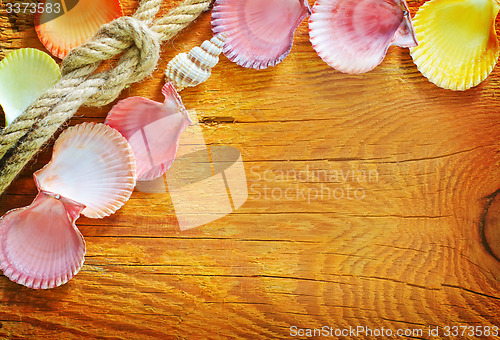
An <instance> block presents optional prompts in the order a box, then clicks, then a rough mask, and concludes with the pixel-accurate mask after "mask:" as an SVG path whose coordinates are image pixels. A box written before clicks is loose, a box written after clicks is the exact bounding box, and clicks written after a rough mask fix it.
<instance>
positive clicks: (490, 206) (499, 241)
mask: <svg viewBox="0 0 500 340" xmlns="http://www.w3.org/2000/svg"><path fill="white" fill-rule="evenodd" d="M479 236H480V238H481V243H482V244H483V246H484V248H485V249H486V251H487V252H488V253H490V254H491V255H492V256H493V257H494V258H495V259H496V260H497V261H499V262H500V189H498V190H497V191H496V192H494V193H493V194H492V195H490V196H488V198H487V202H486V207H485V209H484V212H483V216H482V218H481V222H480V224H479Z"/></svg>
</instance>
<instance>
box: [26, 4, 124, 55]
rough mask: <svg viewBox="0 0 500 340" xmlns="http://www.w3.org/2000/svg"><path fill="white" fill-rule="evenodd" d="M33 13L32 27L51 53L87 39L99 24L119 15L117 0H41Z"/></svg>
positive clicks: (59, 51)
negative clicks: (33, 22)
mask: <svg viewBox="0 0 500 340" xmlns="http://www.w3.org/2000/svg"><path fill="white" fill-rule="evenodd" d="M43 4H44V5H43V6H44V7H43V8H44V9H43V11H40V12H37V14H36V15H35V30H36V33H37V34H38V38H39V39H40V41H41V42H42V44H43V45H44V46H45V48H47V50H49V51H50V53H52V54H53V55H54V56H56V57H58V58H61V59H62V58H64V57H65V56H66V55H67V54H68V52H69V51H70V50H71V49H73V48H75V47H77V46H80V45H81V44H83V43H84V42H85V41H87V40H88V39H90V38H91V37H92V36H93V35H94V34H95V33H96V32H97V31H98V30H99V28H100V27H101V26H102V25H103V24H106V23H108V22H111V21H113V20H114V19H116V18H119V17H121V16H123V11H122V8H121V4H120V1H119V0H101V1H96V0H79V1H78V2H77V3H76V5H74V1H68V0H45V1H44V3H43Z"/></svg>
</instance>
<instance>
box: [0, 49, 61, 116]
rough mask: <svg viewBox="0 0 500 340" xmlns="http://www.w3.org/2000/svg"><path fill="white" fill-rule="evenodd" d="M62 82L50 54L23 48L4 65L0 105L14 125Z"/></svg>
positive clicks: (0, 66)
mask: <svg viewBox="0 0 500 340" xmlns="http://www.w3.org/2000/svg"><path fill="white" fill-rule="evenodd" d="M60 78H61V71H60V70H59V66H57V64H56V62H55V61H54V59H52V58H51V57H50V56H49V55H48V54H47V53H44V52H41V51H39V50H36V49H34V48H22V49H19V50H15V51H13V52H11V53H9V54H8V55H7V56H6V57H5V58H4V59H3V60H2V61H1V62H0V104H1V105H2V108H3V111H4V113H5V121H6V124H10V123H12V122H13V121H14V119H16V118H17V117H18V116H20V115H21V113H23V111H24V110H26V109H27V108H28V107H29V106H30V105H31V104H33V103H34V102H35V101H36V100H37V99H38V97H40V96H41V95H42V94H43V93H44V92H45V91H47V90H48V89H49V88H50V87H52V86H53V85H54V84H55V83H57V81H58V80H59V79H60Z"/></svg>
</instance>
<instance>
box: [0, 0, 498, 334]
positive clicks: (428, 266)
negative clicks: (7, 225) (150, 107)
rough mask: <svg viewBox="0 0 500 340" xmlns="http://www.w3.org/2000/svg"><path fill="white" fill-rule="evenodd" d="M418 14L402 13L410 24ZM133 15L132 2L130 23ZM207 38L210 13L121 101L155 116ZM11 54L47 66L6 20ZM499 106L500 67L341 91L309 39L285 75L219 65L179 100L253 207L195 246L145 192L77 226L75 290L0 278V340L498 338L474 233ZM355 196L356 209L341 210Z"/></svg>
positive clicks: (202, 234)
mask: <svg viewBox="0 0 500 340" xmlns="http://www.w3.org/2000/svg"><path fill="white" fill-rule="evenodd" d="M178 3H179V1H178V0H176V1H169V2H165V3H164V5H163V8H162V12H165V11H166V10H168V9H169V8H171V7H173V6H175V5H176V4H178ZM422 3H423V2H422V1H410V2H409V6H410V9H411V13H412V14H413V15H414V13H415V12H416V10H417V8H418V6H420V5H421V4H422ZM136 4H137V2H136V1H132V0H125V1H123V7H124V12H125V14H131V13H132V12H133V8H134V7H135V6H136ZM311 5H312V1H311ZM28 24H29V23H28ZM29 25H31V24H29ZM497 27H500V26H499V25H498V24H497ZM14 28H15V27H14ZM209 37H210V14H208V13H207V14H204V15H203V16H202V17H201V18H200V19H199V20H198V21H197V22H196V23H195V24H193V25H192V26H190V28H189V29H188V30H186V31H185V32H183V33H182V34H180V35H179V36H178V37H177V38H175V39H174V40H173V41H172V42H169V43H167V44H166V45H165V46H164V47H163V52H162V58H161V61H160V64H159V66H158V68H157V70H156V71H155V72H154V74H153V76H152V77H151V78H148V79H146V80H145V81H143V82H142V83H140V84H135V85H133V86H131V87H130V88H128V89H126V90H125V91H124V92H123V93H122V96H121V97H120V98H126V97H128V96H134V95H140V96H144V97H147V98H150V99H153V100H158V101H161V100H162V95H161V92H160V89H161V87H162V85H163V82H164V79H163V76H162V73H163V69H164V68H165V66H166V64H167V63H168V61H169V60H170V59H171V58H173V57H174V56H175V55H176V54H177V53H178V52H181V51H182V52H184V51H187V50H189V49H190V48H192V47H193V46H196V45H199V44H200V43H201V42H202V41H203V40H205V39H207V38H209ZM19 47H35V48H40V49H42V50H44V48H43V47H42V45H41V44H40V42H39V41H38V39H37V37H36V34H35V31H34V29H33V27H32V26H31V27H30V28H29V29H27V30H21V31H19V32H18V31H17V30H16V29H14V30H13V29H12V26H11V24H10V22H9V21H8V20H7V19H6V18H5V17H2V18H0V57H3V56H4V55H5V54H6V53H8V52H9V51H10V50H12V49H15V48H19ZM499 90H500V71H499V68H498V67H497V68H495V70H494V71H493V73H492V74H491V76H490V77H489V78H488V79H487V80H486V81H485V82H483V83H482V84H481V85H479V86H478V87H477V88H474V89H471V90H469V91H466V92H451V91H447V90H443V89H440V88H437V87H436V86H434V85H433V84H431V83H429V82H428V81H427V80H426V79H425V78H424V77H423V76H422V75H421V74H420V73H419V72H418V70H417V69H416V67H415V65H414V64H413V63H412V60H411V57H410V56H409V53H408V50H407V49H400V48H391V49H390V50H389V53H388V56H387V57H386V59H385V60H384V62H383V63H382V65H380V66H379V67H377V68H376V69H375V70H373V71H372V72H369V73H367V74H363V75H356V76H353V75H345V74H341V73H339V72H337V71H335V70H333V69H331V68H330V67H328V66H327V65H326V64H325V63H323V62H322V61H321V59H320V58H319V57H318V56H317V55H316V53H315V52H314V50H313V49H312V47H311V45H310V43H309V40H308V34H307V23H306V22H304V23H302V25H301V26H300V27H299V29H298V30H297V33H296V37H295V43H294V47H293V49H292V52H291V54H290V56H289V57H287V58H286V59H285V61H284V62H283V63H281V64H280V65H278V66H277V67H274V68H270V69H266V70H262V71H255V70H247V69H243V68H240V67H238V66H237V65H235V64H233V63H231V62H229V61H228V60H227V59H226V58H225V57H222V58H221V62H220V64H219V65H218V66H217V67H216V68H215V69H214V70H213V74H212V77H211V78H210V79H209V81H207V82H206V83H204V84H202V85H200V86H198V87H197V88H193V89H186V90H184V91H183V92H182V98H183V101H184V104H185V106H186V107H187V108H188V109H196V110H197V112H198V115H199V116H200V120H201V121H202V129H203V134H204V137H205V140H206V142H207V144H208V145H229V146H233V147H236V148H238V149H239V150H240V151H241V153H242V157H243V160H244V163H245V169H246V173H247V180H248V188H249V199H248V201H247V202H246V203H245V204H244V205H243V206H242V207H241V208H240V209H238V210H237V211H236V212H234V213H232V214H230V215H228V216H226V217H224V218H222V219H220V220H217V221H214V222H212V223H210V224H208V225H204V226H202V227H199V228H196V229H192V230H188V231H185V232H181V231H179V228H178V225H177V220H176V217H175V214H174V210H173V206H172V201H171V199H170V196H169V195H168V194H146V193H141V192H138V191H135V192H134V193H133V195H132V197H131V199H130V201H129V202H128V203H127V204H126V205H125V206H124V207H123V208H122V209H121V210H120V211H118V212H117V213H116V214H114V215H112V216H110V217H108V218H105V219H101V220H92V219H87V218H83V217H82V218H80V219H79V220H78V222H77V224H78V227H79V229H80V230H81V232H82V234H83V235H84V237H85V240H86V242H87V256H86V262H85V265H84V267H83V268H82V270H81V272H80V273H79V274H78V275H77V276H76V277H75V278H74V279H72V280H71V281H70V282H69V283H67V284H66V285H64V286H62V287H59V288H57V289H53V290H49V291H32V290H29V289H26V288H24V287H21V286H19V285H17V284H14V283H12V282H10V281H9V280H8V279H7V278H6V277H3V276H1V277H0V301H1V302H0V336H2V337H8V338H19V337H28V338H38V339H42V338H46V339H54V338H65V339H72V338H74V339H82V338H96V339H118V338H127V339H143V338H144V339H149V338H150V339H154V338H188V339H201V338H211V339H212V338H214V339H215V338H228V337H233V338H273V339H274V338H285V337H289V336H290V327H291V326H297V327H299V328H315V327H321V326H331V327H333V328H346V327H347V328H348V327H349V326H351V327H357V326H366V327H370V328H372V329H376V328H381V327H384V328H386V329H387V328H389V329H392V330H394V332H395V331H396V329H422V330H425V332H427V329H428V328H429V327H436V326H439V327H444V326H453V325H458V326H460V325H467V326H470V325H472V326H494V325H496V326H500V319H499V312H500V263H499V261H498V259H495V258H494V256H492V254H491V252H488V249H487V248H486V247H485V246H484V242H483V241H484V239H485V238H486V236H485V237H482V236H481V235H482V234H481V232H480V228H481V221H484V218H485V217H484V216H486V215H485V211H486V210H485V209H486V208H487V206H489V207H490V209H488V211H487V212H488V214H487V219H488V220H487V221H489V222H486V224H485V225H486V227H485V228H489V229H485V230H486V231H488V230H489V231H488V234H487V235H488V236H487V237H488V239H487V240H486V242H489V244H490V245H492V246H491V247H492V249H493V248H494V247H495V246H494V244H498V228H499V224H498V214H499V212H500V209H498V205H499V203H498V198H497V199H496V200H495V201H494V202H493V203H492V201H491V199H489V198H490V197H491V195H492V194H493V193H495V192H497V190H498V189H499V188H500V152H499V150H500V138H499V137H500V115H499V113H498V112H499V108H500V105H499V102H498V98H497V93H498V91H499ZM111 107H112V105H108V106H106V107H103V108H100V109H93V108H82V109H80V110H79V112H78V113H77V116H76V117H75V118H74V119H72V121H71V122H70V125H74V124H78V123H81V122H88V121H95V122H103V121H104V118H105V116H106V114H107V112H108V111H109V110H110V108H111ZM50 154H51V147H50V145H49V146H48V147H47V149H46V150H45V151H43V152H42V153H40V154H39V156H38V157H37V159H36V160H34V161H32V162H31V163H30V164H29V166H28V167H27V168H26V169H25V170H24V171H23V173H22V175H21V176H20V177H19V178H18V179H17V180H16V181H15V182H14V184H13V185H12V186H11V187H10V188H9V190H8V192H7V193H6V194H4V195H3V196H2V197H0V214H4V213H5V212H6V211H8V210H10V209H12V208H16V207H20V206H24V205H27V204H29V203H30V202H31V201H32V200H33V198H34V197H35V194H36V188H35V185H34V182H33V180H32V173H33V172H34V171H35V170H37V169H39V168H41V167H42V166H43V165H44V164H46V163H47V162H48V160H49V159H50ZM363 172H364V173H367V174H372V177H371V178H368V179H366V180H362V178H359V175H360V174H362V173H363ZM284 174H286V175H284ZM294 174H295V175H294ZM300 174H302V175H303V176H302V177H300ZM305 174H309V176H308V177H307V178H306V177H305ZM342 174H343V175H344V177H347V178H342V177H341V176H342ZM348 174H355V175H356V176H355V178H352V177H349V176H348ZM339 176H340V177H339ZM348 186H349V187H350V188H351V190H356V189H359V190H358V193H361V192H363V193H364V197H363V198H362V199H357V198H355V197H354V198H353V197H352V196H351V197H350V198H349V197H347V187H348ZM265 187H267V188H268V189H267V197H266V195H265V194H266V190H265V189H264V188H265ZM327 188H328V189H330V193H331V192H336V194H337V196H335V197H334V196H333V194H330V195H329V194H328V190H327ZM287 189H289V192H291V193H293V194H290V195H288V196H285V195H284V194H283V193H284V192H285V191H286V190H287ZM361 189H362V190H361ZM273 190H274V195H273ZM322 190H323V191H322ZM335 190H337V191H335ZM314 192H319V193H323V195H322V196H319V195H318V196H317V197H314V195H313V193H314ZM340 192H342V193H343V194H344V197H340ZM280 193H281V195H280ZM301 193H305V194H304V195H305V196H302V194H301ZM309 194H310V196H309ZM351 194H353V192H352V191H351ZM308 197H309V198H310V199H309V200H308ZM492 207H493V208H492ZM495 207H496V208H495ZM493 221H496V222H493ZM494 223H496V224H494ZM492 235H493V236H492ZM494 235H497V236H494ZM495 240H496V242H497V243H495ZM494 249H496V250H495V251H497V250H498V248H494ZM442 331H443V329H442V328H441V332H442ZM440 335H441V337H444V335H443V333H440ZM414 337H416V338H424V339H429V336H428V334H427V333H424V334H423V336H418V335H417V336H414ZM444 338H445V337H444ZM463 338H472V337H470V336H468V335H465V336H464V337H463Z"/></svg>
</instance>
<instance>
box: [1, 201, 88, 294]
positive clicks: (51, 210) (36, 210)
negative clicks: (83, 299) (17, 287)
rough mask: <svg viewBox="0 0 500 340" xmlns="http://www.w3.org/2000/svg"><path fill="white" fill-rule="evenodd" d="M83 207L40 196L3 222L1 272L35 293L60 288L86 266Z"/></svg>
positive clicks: (5, 218) (9, 213)
mask: <svg viewBox="0 0 500 340" xmlns="http://www.w3.org/2000/svg"><path fill="white" fill-rule="evenodd" d="M83 209H84V206H83V205H82V204H79V203H76V202H73V201H71V200H68V199H66V198H63V197H59V196H58V195H53V194H50V193H46V192H43V191H41V192H39V194H38V196H37V197H36V198H35V200H34V201H33V203H32V204H31V205H30V206H28V207H24V208H20V209H14V210H11V211H9V212H8V213H7V214H5V215H4V216H3V217H2V218H1V219H0V269H2V270H3V273H4V275H5V276H7V277H8V278H9V279H11V280H12V281H14V282H16V283H19V284H22V285H25V286H27V287H29V288H34V289H47V288H53V287H57V286H60V285H62V284H64V283H66V282H67V281H68V280H69V279H71V278H72V277H73V276H74V275H75V274H76V273H78V271H79V270H80V268H81V267H82V265H83V261H84V255H85V241H84V240H83V236H82V235H81V234H80V232H79V231H78V229H77V228H76V226H75V220H76V219H77V218H78V217H79V216H80V212H81V211H82V210H83Z"/></svg>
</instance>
